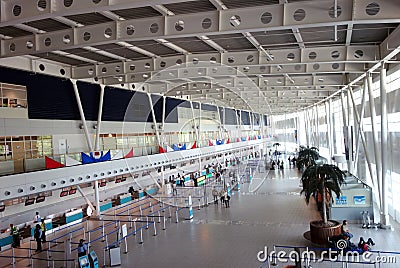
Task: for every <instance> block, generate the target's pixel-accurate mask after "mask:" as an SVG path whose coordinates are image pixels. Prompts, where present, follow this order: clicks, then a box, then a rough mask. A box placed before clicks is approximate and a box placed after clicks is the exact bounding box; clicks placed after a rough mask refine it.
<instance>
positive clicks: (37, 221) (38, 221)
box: [33, 211, 42, 223]
mask: <svg viewBox="0 0 400 268" xmlns="http://www.w3.org/2000/svg"><path fill="white" fill-rule="evenodd" d="M41 221H42V217H41V216H40V215H39V211H36V214H35V217H33V223H40V222H41Z"/></svg>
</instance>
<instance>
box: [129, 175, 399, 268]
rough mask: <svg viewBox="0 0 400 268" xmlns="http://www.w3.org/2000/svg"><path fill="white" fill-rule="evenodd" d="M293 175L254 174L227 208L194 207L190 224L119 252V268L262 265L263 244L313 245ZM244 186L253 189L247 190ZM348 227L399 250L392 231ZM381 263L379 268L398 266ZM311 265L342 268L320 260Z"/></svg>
mask: <svg viewBox="0 0 400 268" xmlns="http://www.w3.org/2000/svg"><path fill="white" fill-rule="evenodd" d="M267 175H268V176H267ZM264 176H267V178H266V179H265V180H263V177H264ZM298 176H299V174H298V172H297V170H296V169H285V170H283V171H280V170H276V171H271V172H270V173H269V174H267V173H261V174H256V175H255V177H254V179H253V181H252V183H251V185H250V186H249V185H248V184H245V185H243V186H242V189H241V192H240V193H237V192H235V194H234V196H233V197H232V199H231V207H230V208H224V207H222V206H220V205H213V204H212V205H210V206H208V207H206V208H202V209H201V210H194V220H193V221H192V222H188V221H186V222H180V223H178V224H175V225H170V226H169V227H168V230H166V231H163V232H161V233H160V234H159V235H158V236H157V237H149V239H146V242H145V244H143V245H139V246H138V245H136V244H133V245H132V246H131V247H130V249H129V251H130V252H129V253H128V254H127V255H124V256H123V267H128V263H129V264H133V265H135V266H137V267H261V266H262V263H260V262H259V261H258V260H257V253H258V252H259V251H261V250H263V249H264V246H268V247H269V248H270V249H271V248H272V247H273V245H292V246H312V245H311V243H310V242H309V241H307V240H306V239H305V238H304V237H303V233H304V232H306V231H307V230H308V224H309V221H310V220H313V219H319V218H320V216H319V214H318V213H317V212H316V206H315V204H310V205H309V206H306V204H305V202H304V200H303V197H301V196H300V195H299V192H300V187H299V178H298ZM260 183H262V184H261V185H257V184H260ZM258 186H259V187H258ZM249 188H250V190H252V189H255V188H258V190H257V191H255V192H251V193H250V192H249ZM350 228H351V231H352V232H353V233H354V237H355V238H358V237H359V236H364V237H369V236H371V237H373V238H374V239H375V240H376V244H377V245H376V246H375V249H381V250H390V251H400V245H399V243H398V242H396V241H400V235H399V234H398V233H397V232H395V231H391V230H364V229H362V228H360V226H359V225H350ZM399 262H400V256H399ZM385 265H386V264H382V265H381V267H398V266H396V265H394V266H393V265H391V266H385ZM284 266H285V265H284V264H280V265H279V266H278V267H284ZM313 267H342V266H341V264H339V263H334V264H330V263H323V264H319V266H318V264H315V265H313ZM348 267H371V266H370V265H364V266H362V265H354V264H353V266H351V265H349V266H348Z"/></svg>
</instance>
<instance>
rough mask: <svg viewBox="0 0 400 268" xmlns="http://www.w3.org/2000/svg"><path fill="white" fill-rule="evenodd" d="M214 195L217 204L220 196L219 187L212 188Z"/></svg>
mask: <svg viewBox="0 0 400 268" xmlns="http://www.w3.org/2000/svg"><path fill="white" fill-rule="evenodd" d="M212 195H213V197H214V204H217V205H218V196H219V193H218V190H217V188H215V187H214V189H213V190H212Z"/></svg>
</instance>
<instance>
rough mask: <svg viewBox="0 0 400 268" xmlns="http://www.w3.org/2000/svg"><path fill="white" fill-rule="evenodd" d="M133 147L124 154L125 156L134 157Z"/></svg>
mask: <svg viewBox="0 0 400 268" xmlns="http://www.w3.org/2000/svg"><path fill="white" fill-rule="evenodd" d="M133 154H134V152H133V148H132V149H131V150H130V151H129V152H128V153H127V154H126V155H125V156H124V158H132V157H133Z"/></svg>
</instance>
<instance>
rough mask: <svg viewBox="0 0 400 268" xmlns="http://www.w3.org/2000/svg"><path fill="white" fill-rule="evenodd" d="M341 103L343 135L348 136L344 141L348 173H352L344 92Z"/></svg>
mask: <svg viewBox="0 0 400 268" xmlns="http://www.w3.org/2000/svg"><path fill="white" fill-rule="evenodd" d="M340 101H341V104H342V120H343V135H347V140H345V141H344V143H345V144H344V146H345V147H346V146H347V150H348V155H347V156H346V157H347V171H348V172H349V173H350V170H351V160H350V138H351V137H350V131H349V128H350V126H349V121H348V118H347V115H348V114H347V113H346V107H345V102H344V92H343V91H342V92H341V93H340ZM344 131H346V133H344Z"/></svg>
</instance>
